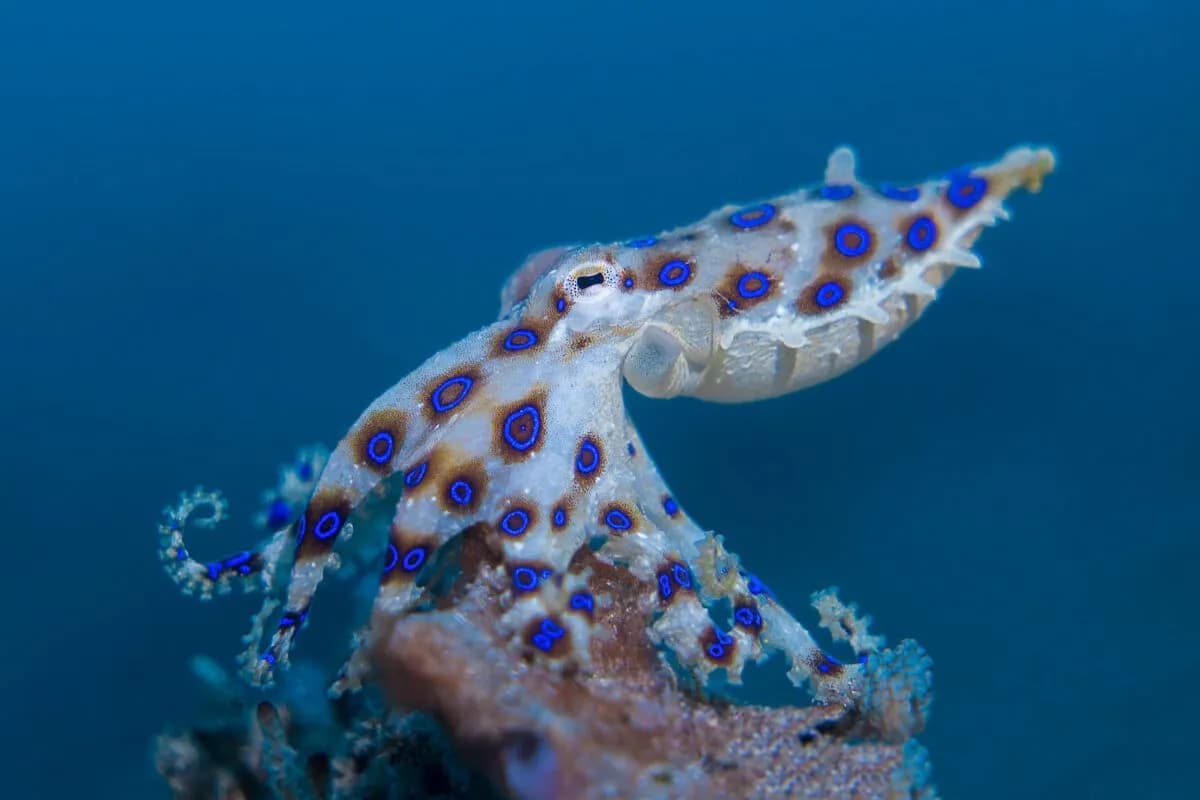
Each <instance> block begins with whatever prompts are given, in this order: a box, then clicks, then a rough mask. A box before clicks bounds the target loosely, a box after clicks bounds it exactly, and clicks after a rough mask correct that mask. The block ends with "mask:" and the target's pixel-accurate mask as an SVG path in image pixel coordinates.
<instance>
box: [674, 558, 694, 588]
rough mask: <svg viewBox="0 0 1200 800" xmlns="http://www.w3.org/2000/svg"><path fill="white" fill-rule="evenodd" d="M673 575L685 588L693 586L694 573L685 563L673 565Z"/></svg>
mask: <svg viewBox="0 0 1200 800" xmlns="http://www.w3.org/2000/svg"><path fill="white" fill-rule="evenodd" d="M671 576H672V577H673V578H675V582H676V583H678V584H679V586H680V587H681V588H683V589H690V588H692V573H691V572H689V571H688V568H687V567H685V566H684V565H683V564H672V565H671Z"/></svg>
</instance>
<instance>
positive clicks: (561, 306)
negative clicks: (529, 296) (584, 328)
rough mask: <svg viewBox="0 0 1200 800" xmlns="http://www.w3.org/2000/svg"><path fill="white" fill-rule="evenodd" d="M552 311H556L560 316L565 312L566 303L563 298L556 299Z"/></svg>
mask: <svg viewBox="0 0 1200 800" xmlns="http://www.w3.org/2000/svg"><path fill="white" fill-rule="evenodd" d="M554 309H555V310H556V311H558V313H560V314H561V313H563V312H564V311H566V310H567V301H566V299H565V298H562V297H560V298H558V299H557V300H555V301H554Z"/></svg>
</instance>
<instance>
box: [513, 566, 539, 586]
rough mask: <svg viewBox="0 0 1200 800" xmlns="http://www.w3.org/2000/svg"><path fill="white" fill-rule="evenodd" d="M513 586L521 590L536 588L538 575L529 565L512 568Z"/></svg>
mask: <svg viewBox="0 0 1200 800" xmlns="http://www.w3.org/2000/svg"><path fill="white" fill-rule="evenodd" d="M512 577H513V587H514V588H515V589H518V590H520V591H522V592H528V591H532V590H533V589H536V588H537V585H538V576H537V572H536V571H534V570H533V569H531V568H530V567H517V568H516V569H514V570H513V573H512Z"/></svg>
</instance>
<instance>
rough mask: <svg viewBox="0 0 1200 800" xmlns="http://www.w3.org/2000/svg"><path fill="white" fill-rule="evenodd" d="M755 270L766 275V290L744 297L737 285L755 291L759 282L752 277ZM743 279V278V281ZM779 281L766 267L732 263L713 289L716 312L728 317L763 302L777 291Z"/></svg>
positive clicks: (752, 292) (758, 286) (751, 291)
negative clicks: (731, 266)
mask: <svg viewBox="0 0 1200 800" xmlns="http://www.w3.org/2000/svg"><path fill="white" fill-rule="evenodd" d="M755 272H761V273H762V274H764V275H766V276H767V279H768V283H767V290H766V291H765V292H763V293H762V294H760V295H758V296H756V297H746V296H745V295H744V294H743V292H742V290H741V289H739V286H741V287H742V288H744V289H747V290H749V293H750V294H754V292H757V291H758V289H759V288H760V284H758V283H757V281H755V279H754V278H753V273H755ZM743 279H745V282H743ZM751 282H753V283H754V285H753V287H751V286H749V285H747V284H748V283H751ZM779 282H780V278H779V276H778V275H776V274H775V273H774V272H773V271H771V270H769V269H767V268H766V267H755V266H750V265H748V264H744V263H742V262H740V261H739V262H737V263H736V264H734V265H733V268H732V269H730V270H729V271H728V272H726V273H725V277H723V278H722V279H721V282H720V283H719V284H717V287H716V288H715V289H714V290H713V293H712V296H713V300H714V301H715V302H716V304H717V312H718V313H719V314H720V315H721V316H722V317H726V318H728V317H733V316H736V315H738V314H740V313H742V312H743V311H746V310H747V309H750V308H753V307H754V306H756V305H759V304H760V303H765V302H767V301H768V300H770V299H771V298H773V297H774V296H775V295H776V293H777V292H778V291H779Z"/></svg>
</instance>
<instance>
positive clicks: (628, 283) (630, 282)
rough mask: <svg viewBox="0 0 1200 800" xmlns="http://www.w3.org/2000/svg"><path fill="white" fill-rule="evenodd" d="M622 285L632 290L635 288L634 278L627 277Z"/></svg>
mask: <svg viewBox="0 0 1200 800" xmlns="http://www.w3.org/2000/svg"><path fill="white" fill-rule="evenodd" d="M621 285H622V286H624V287H625V288H626V289H632V288H633V276H632V275H626V276H625V278H624V279H623V280H622V281H621Z"/></svg>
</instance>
